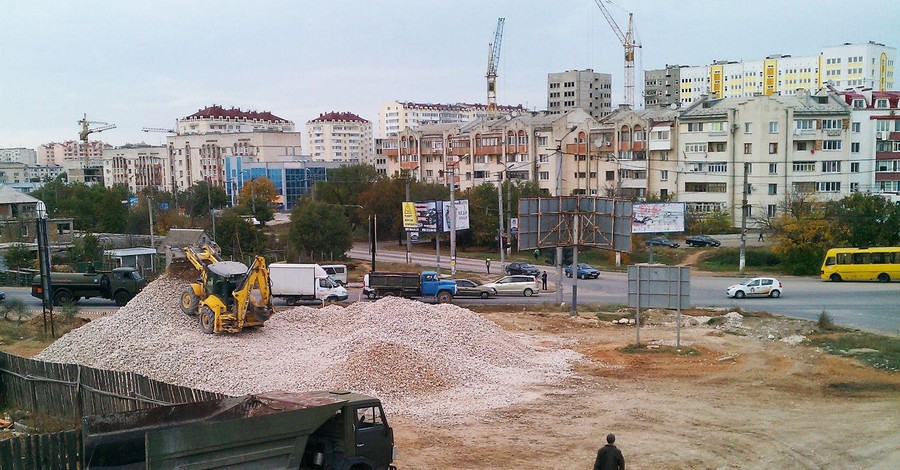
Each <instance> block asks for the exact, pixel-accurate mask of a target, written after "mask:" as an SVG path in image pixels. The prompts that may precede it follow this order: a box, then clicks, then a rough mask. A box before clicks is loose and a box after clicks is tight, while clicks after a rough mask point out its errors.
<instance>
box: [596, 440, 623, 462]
mask: <svg viewBox="0 0 900 470" xmlns="http://www.w3.org/2000/svg"><path fill="white" fill-rule="evenodd" d="M615 442H616V436H615V435H614V434H607V435H606V445H605V446H603V447H601V448H600V450H598V451H597V460H595V461H594V470H625V458H624V457H622V451H620V450H619V448H618V447H616V446H615Z"/></svg>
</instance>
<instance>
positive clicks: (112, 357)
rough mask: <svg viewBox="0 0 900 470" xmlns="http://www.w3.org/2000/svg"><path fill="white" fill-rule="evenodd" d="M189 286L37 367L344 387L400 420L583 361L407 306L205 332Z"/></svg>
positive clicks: (126, 312) (499, 401) (157, 290)
mask: <svg viewBox="0 0 900 470" xmlns="http://www.w3.org/2000/svg"><path fill="white" fill-rule="evenodd" d="M184 286H185V282H184V281H181V280H176V279H172V278H168V277H165V276H164V277H163V278H161V279H159V280H157V281H155V282H153V283H151V284H150V285H148V286H147V287H146V288H145V289H144V290H143V291H142V292H141V293H140V294H138V296H136V297H135V298H134V299H132V300H131V301H130V302H129V303H128V305H127V306H125V307H123V308H121V309H120V310H119V311H118V313H116V314H115V315H111V316H108V317H104V318H101V319H98V320H95V321H92V322H91V323H89V324H87V325H85V326H83V327H81V328H79V329H77V330H74V331H72V332H70V333H69V334H67V335H65V336H64V337H62V338H60V339H59V340H57V341H56V342H55V343H53V344H52V345H51V346H50V347H49V348H47V349H46V350H44V351H43V352H42V353H41V354H39V355H38V356H37V357H36V359H40V360H44V361H51V362H71V363H78V364H83V365H87V366H91V367H98V368H103V369H112V370H120V371H129V372H136V373H140V374H143V375H146V376H148V377H151V378H153V379H157V380H161V381H164V382H168V383H173V384H177V385H183V386H188V387H192V388H198V389H203V390H209V391H213V392H220V393H226V394H229V395H242V394H246V393H257V392H264V391H271V390H292V391H304V390H321V389H347V390H353V391H357V392H361V393H367V394H372V395H375V396H378V397H379V398H381V399H382V401H383V402H384V404H385V406H386V407H387V408H388V409H389V410H390V411H391V412H392V413H395V414H412V415H419V416H425V417H428V416H448V415H456V414H458V415H466V414H469V413H471V412H473V411H477V410H484V409H490V408H497V407H503V406H507V405H511V404H514V403H517V402H520V401H522V400H524V399H526V398H525V397H529V396H534V395H533V393H528V389H529V388H531V387H533V386H536V385H543V384H551V383H555V382H558V381H560V380H564V379H565V378H567V377H569V376H571V374H572V371H571V364H572V362H573V361H578V360H580V359H581V356H580V355H579V354H578V353H576V352H574V351H571V350H568V349H564V348H561V347H557V346H551V347H539V346H537V345H536V340H535V339H534V338H531V337H528V336H524V335H515V334H510V333H508V332H506V331H504V330H503V329H501V328H500V327H499V326H497V325H496V324H494V323H492V322H490V321H488V320H485V319H484V318H482V317H481V316H479V315H478V314H476V313H473V312H472V311H470V310H467V309H463V308H460V307H457V306H454V305H450V304H440V305H430V304H424V303H421V302H416V301H411V300H404V299H398V298H385V299H382V300H379V301H378V302H358V303H355V304H353V305H351V306H350V307H347V308H343V307H340V306H329V307H326V308H308V307H295V308H292V309H289V310H282V311H279V312H278V313H276V314H275V315H274V316H273V317H272V318H271V319H269V320H268V321H267V322H266V326H265V327H262V328H254V329H247V330H244V331H242V332H241V333H238V334H233V335H205V334H203V333H201V332H200V329H199V327H198V325H197V322H196V319H195V318H192V317H188V316H186V315H184V314H183V313H181V311H180V309H179V295H180V292H181V290H182V289H183V287H184Z"/></svg>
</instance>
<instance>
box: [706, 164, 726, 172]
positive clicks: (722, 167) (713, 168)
mask: <svg viewBox="0 0 900 470" xmlns="http://www.w3.org/2000/svg"><path fill="white" fill-rule="evenodd" d="M707 171H708V172H710V173H728V162H712V163H710V164H709V165H708V166H707Z"/></svg>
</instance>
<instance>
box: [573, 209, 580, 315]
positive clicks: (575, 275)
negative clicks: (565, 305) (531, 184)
mask: <svg viewBox="0 0 900 470" xmlns="http://www.w3.org/2000/svg"><path fill="white" fill-rule="evenodd" d="M579 218H580V215H579V214H578V213H575V214H573V215H572V236H573V237H574V238H575V240H574V241H575V244H574V245H573V246H572V313H571V315H572V316H573V317H575V316H578V240H579V237H580V236H581V235H580V234H579V233H578V228H579V227H578V223H579V222H580V220H579Z"/></svg>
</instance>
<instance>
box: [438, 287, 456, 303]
mask: <svg viewBox="0 0 900 470" xmlns="http://www.w3.org/2000/svg"><path fill="white" fill-rule="evenodd" d="M437 301H438V303H439V304H449V303H450V302H453V294H451V293H449V292H447V291H445V290H443V291H440V292H439V293H438V295H437Z"/></svg>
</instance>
